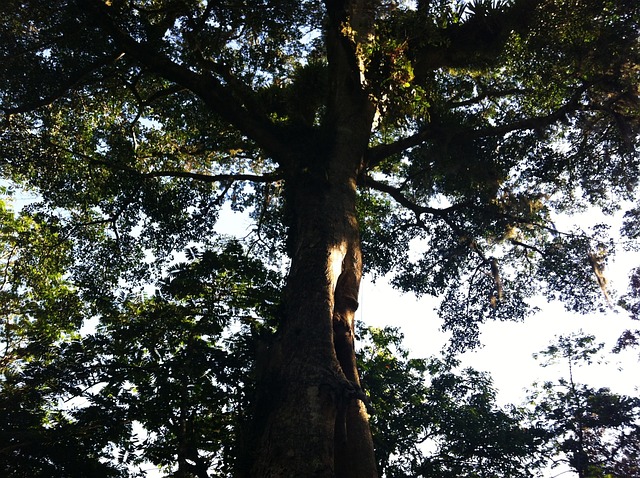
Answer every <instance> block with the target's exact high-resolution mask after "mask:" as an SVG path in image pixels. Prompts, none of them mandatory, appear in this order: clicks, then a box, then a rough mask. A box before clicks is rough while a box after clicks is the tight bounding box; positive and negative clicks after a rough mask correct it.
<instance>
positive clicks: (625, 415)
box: [532, 333, 640, 478]
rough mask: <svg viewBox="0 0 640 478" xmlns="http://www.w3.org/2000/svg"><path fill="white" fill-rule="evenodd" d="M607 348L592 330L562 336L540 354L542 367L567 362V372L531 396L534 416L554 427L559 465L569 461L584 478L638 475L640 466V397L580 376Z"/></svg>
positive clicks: (542, 424) (552, 433)
mask: <svg viewBox="0 0 640 478" xmlns="http://www.w3.org/2000/svg"><path fill="white" fill-rule="evenodd" d="M603 347H604V344H603V343H597V342H596V340H595V337H594V336H593V335H587V334H583V333H576V334H572V335H571V336H561V337H558V338H557V341H556V342H555V343H553V344H551V345H550V346H549V347H548V348H547V349H545V350H543V351H542V352H540V354H539V356H538V358H540V359H541V360H542V366H549V365H552V364H553V363H554V362H558V361H560V362H562V363H563V364H564V365H565V366H566V371H567V374H566V376H565V377H561V378H559V379H557V380H556V381H554V382H551V381H549V382H544V383H542V384H538V386H537V388H536V389H535V392H534V394H533V395H532V401H533V403H534V404H535V410H534V415H533V416H534V420H535V422H537V424H538V426H539V427H540V428H542V429H546V430H548V431H549V434H550V436H551V437H552V440H551V441H550V445H551V446H552V447H553V448H552V453H550V455H551V456H553V458H552V461H553V462H554V464H555V465H558V464H559V463H562V462H566V463H567V464H568V465H569V466H570V468H571V469H572V470H574V471H575V472H576V473H577V475H578V476H579V477H580V478H586V477H593V478H595V477H608V476H609V477H634V476H639V474H640V468H639V467H638V463H640V455H639V454H638V451H639V450H640V448H639V446H640V441H639V437H640V433H639V432H640V399H638V397H629V396H625V395H620V394H617V393H615V392H614V391H612V390H610V389H608V388H599V389H595V388H593V387H590V386H588V385H586V384H583V383H579V382H577V381H576V379H575V373H576V371H577V369H579V368H580V367H585V366H588V365H589V364H591V363H592V361H594V360H598V355H599V354H600V352H601V351H602V349H603Z"/></svg>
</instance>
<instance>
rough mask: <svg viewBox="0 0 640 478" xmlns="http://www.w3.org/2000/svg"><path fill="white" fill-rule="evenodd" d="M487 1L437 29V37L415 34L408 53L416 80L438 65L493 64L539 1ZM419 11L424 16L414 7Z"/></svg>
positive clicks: (529, 19) (440, 66)
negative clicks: (506, 2)
mask: <svg viewBox="0 0 640 478" xmlns="http://www.w3.org/2000/svg"><path fill="white" fill-rule="evenodd" d="M418 3H419V4H420V2H418ZM425 3H428V2H425ZM491 3H492V2H476V4H475V8H474V10H473V14H471V15H468V16H467V18H466V19H465V20H464V21H462V22H451V23H450V24H449V25H447V26H446V27H445V28H444V29H440V30H439V31H438V35H439V36H440V37H439V38H437V39H432V38H429V37H427V38H424V37H420V36H419V37H416V38H415V39H413V40H412V41H411V42H410V49H409V55H410V57H411V59H412V64H413V67H414V72H415V76H416V80H417V81H419V82H420V81H422V80H423V79H426V78H428V77H429V76H430V75H431V73H432V72H433V71H434V70H437V69H439V68H445V67H457V68H465V67H470V66H474V65H478V64H487V63H493V62H494V61H495V60H496V59H497V58H498V57H499V55H500V53H501V51H502V49H503V48H504V45H505V44H506V42H507V40H508V38H509V35H510V34H511V32H513V31H525V30H526V29H527V27H528V26H529V24H530V22H531V21H532V19H533V18H534V17H535V15H534V11H535V9H536V7H537V6H538V4H540V3H541V0H514V1H512V2H510V4H509V5H508V6H506V7H505V6H502V5H499V6H498V7H493V6H491ZM423 14H426V15H427V17H428V13H427V12H422V11H421V9H420V8H418V15H419V16H420V15H423ZM425 20H427V18H425Z"/></svg>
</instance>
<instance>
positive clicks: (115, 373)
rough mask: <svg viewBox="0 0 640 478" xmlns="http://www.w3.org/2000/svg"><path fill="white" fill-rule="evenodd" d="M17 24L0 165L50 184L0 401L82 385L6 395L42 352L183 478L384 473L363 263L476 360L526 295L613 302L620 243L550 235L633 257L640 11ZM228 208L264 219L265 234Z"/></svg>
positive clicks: (70, 420)
mask: <svg viewBox="0 0 640 478" xmlns="http://www.w3.org/2000/svg"><path fill="white" fill-rule="evenodd" d="M0 19H1V20H2V21H1V22H0V25H1V26H0V39H1V40H2V41H1V42H0V58H1V60H2V67H1V68H0V124H1V125H2V126H1V129H0V140H1V142H2V148H1V151H0V171H1V172H2V176H3V177H4V178H7V179H8V180H10V181H12V182H13V183H15V184H18V185H19V186H20V187H21V188H23V189H25V190H31V191H35V192H36V193H37V195H38V199H37V201H35V202H34V203H33V204H31V205H29V206H28V207H27V208H26V209H25V211H24V212H23V214H22V215H21V216H18V217H17V218H16V217H14V216H13V213H10V212H8V211H7V210H3V211H2V213H1V214H2V219H3V228H4V229H5V230H6V232H3V234H4V235H5V236H6V239H3V240H4V244H3V245H2V247H3V249H2V251H3V252H2V254H3V255H4V256H6V261H5V262H4V264H5V274H4V277H5V279H4V282H3V288H2V289H1V292H2V298H3V310H6V312H4V311H3V318H2V320H3V321H4V322H3V326H2V327H3V334H5V335H6V337H7V338H6V340H5V339H3V345H4V347H5V350H6V352H5V358H4V359H3V367H4V368H3V374H4V375H5V377H6V378H4V379H3V380H4V381H3V387H5V385H4V384H5V383H6V384H7V385H6V387H14V388H15V390H16V393H22V391H25V393H27V392H28V393H32V391H35V390H46V387H52V388H51V390H57V389H56V387H59V386H62V385H61V384H59V383H58V382H56V380H57V379H56V378H55V377H56V375H55V374H54V375H52V376H51V377H49V378H47V379H46V380H45V379H44V378H37V374H36V375H34V376H33V377H32V378H30V379H29V380H31V382H29V383H31V384H34V383H37V382H38V381H42V383H43V384H44V385H41V386H39V387H35V388H34V386H27V382H28V381H26V380H27V378H25V377H22V376H21V375H20V374H18V376H16V377H18V378H16V379H15V383H14V382H12V381H11V380H12V379H11V377H13V376H14V375H12V374H14V372H16V370H17V371H20V370H23V369H22V365H20V366H18V368H17V369H16V368H15V367H16V364H22V363H23V362H24V363H27V364H32V363H40V362H42V364H43V366H44V365H47V364H52V363H54V362H57V361H58V360H60V361H61V362H60V364H65V365H60V368H58V369H57V370H58V372H57V373H58V374H63V373H64V371H65V370H67V371H68V370H76V368H77V367H80V368H84V369H85V370H84V372H82V373H80V371H79V370H78V374H77V375H76V378H74V380H77V381H78V382H77V383H76V384H74V385H73V387H75V388H74V389H75V390H81V389H83V387H90V388H91V387H98V388H99V389H100V390H96V393H95V394H94V395H93V397H94V398H92V400H94V399H95V402H91V403H90V404H89V405H87V406H85V407H79V408H78V410H77V413H78V414H95V417H94V418H95V420H96V423H104V422H105V421H109V420H113V421H120V422H121V423H128V424H129V425H127V426H128V427H130V425H131V423H132V422H131V421H127V420H126V419H125V418H118V417H126V416H133V415H128V414H130V413H133V412H132V411H133V410H134V409H136V407H138V406H142V405H141V404H145V405H144V408H145V410H154V414H150V415H145V416H144V417H139V416H137V415H136V417H137V418H135V420H136V421H138V422H140V423H141V424H142V426H143V427H144V429H145V430H146V432H147V433H148V436H147V437H146V438H144V440H146V442H145V443H148V444H150V449H151V448H153V447H152V446H151V444H152V443H157V444H158V447H157V454H156V455H154V458H153V459H154V460H155V461H156V462H157V463H159V464H169V462H170V461H171V460H173V459H174V458H173V456H174V455H173V454H172V455H171V457H169V456H165V455H163V454H164V453H165V452H166V448H165V447H166V446H172V447H175V448H177V449H178V450H179V452H178V453H177V456H178V465H177V471H176V473H177V475H176V476H189V474H192V475H196V476H199V477H202V476H208V473H220V474H224V473H227V474H228V473H231V472H232V471H231V469H233V473H234V474H235V476H282V477H285V476H327V477H329V476H339V477H349V478H356V477H367V478H370V477H372V476H376V467H377V464H378V465H380V464H381V463H382V461H381V460H383V461H384V459H385V456H387V455H385V453H386V452H384V451H379V454H378V458H376V457H375V456H374V453H373V449H374V445H375V444H376V439H374V438H372V436H371V433H370V425H369V420H368V412H367V400H368V399H367V396H366V393H365V391H364V390H363V385H362V384H361V381H360V376H359V373H358V364H357V360H356V355H355V345H354V344H355V337H356V327H355V311H356V309H357V307H358V290H359V284H360V280H361V277H362V274H363V273H370V274H372V275H374V276H383V275H384V276H389V277H391V280H392V282H393V284H394V285H396V286H397V287H398V288H399V289H401V290H405V291H412V292H414V293H417V294H430V295H434V296H439V297H442V302H441V304H442V305H441V307H440V310H439V313H440V317H441V318H442V320H443V324H444V327H445V328H446V329H447V330H450V331H452V332H453V339H452V350H453V351H456V350H462V349H464V348H466V347H469V346H473V345H476V344H477V343H478V325H479V324H481V323H482V322H484V321H486V320H490V319H497V320H521V319H524V318H525V317H526V316H527V315H528V313H529V312H530V310H531V307H529V305H528V304H529V303H528V299H529V298H530V297H531V296H533V295H538V294H543V295H545V296H546V297H548V298H550V299H559V300H561V301H563V302H564V303H565V304H566V306H567V307H568V308H570V309H572V310H576V311H580V312H587V311H592V310H595V309H597V308H598V307H600V308H604V307H607V306H611V305H616V304H617V303H618V299H617V297H616V296H615V294H614V292H613V291H611V290H609V288H608V285H607V280H606V274H605V272H604V266H605V264H606V260H607V257H608V255H610V254H611V253H612V252H614V250H615V248H616V247H619V246H620V244H619V242H620V241H614V240H613V239H612V238H611V237H610V236H609V233H608V231H607V230H606V227H605V226H596V227H595V228H594V229H593V230H590V231H581V230H568V231H564V230H561V229H560V228H558V227H556V225H555V223H554V220H555V218H557V216H558V215H560V214H563V213H572V212H576V211H580V210H586V209H588V208H591V207H595V208H598V209H600V210H602V211H604V212H605V213H611V212H614V211H617V210H620V208H623V207H628V209H629V210H628V212H627V213H626V215H625V223H624V226H623V230H622V237H623V238H625V239H626V240H628V242H629V243H633V241H634V240H635V239H636V238H637V234H638V233H637V231H638V230H639V229H640V227H639V224H638V219H639V218H640V214H638V205H637V204H635V203H634V201H636V202H637V186H638V174H637V172H638V167H639V166H640V165H639V164H638V161H639V159H640V158H639V156H638V153H637V141H638V127H639V126H640V123H639V122H638V119H639V117H640V116H639V108H638V106H639V93H640V91H639V87H638V85H639V84H640V81H639V80H640V78H639V76H640V67H639V62H638V60H639V46H640V45H639V44H638V36H639V35H638V33H639V31H638V25H639V23H638V21H639V19H640V5H635V2H619V1H613V0H510V1H508V0H506V1H502V0H498V1H495V0H476V1H474V2H467V1H463V0H456V1H449V0H430V1H429V0H425V1H422V0H420V1H417V2H408V1H407V2H403V1H394V0H325V1H315V0H308V1H301V2H300V1H298V2H294V1H291V0H279V1H266V0H265V1H258V2H247V1H244V0H225V1H221V2H219V1H205V0H61V1H58V2H44V1H41V0H24V1H18V0H7V1H5V2H3V4H2V6H1V7H0ZM224 207H230V208H231V209H232V210H235V211H241V212H244V213H245V214H246V215H247V216H248V217H250V218H251V219H252V221H253V223H252V224H253V225H252V227H251V229H250V230H249V231H247V236H246V237H245V238H243V240H242V244H240V243H239V242H237V241H234V240H231V239H230V238H228V237H225V236H224V234H222V233H221V230H220V228H219V227H218V224H217V220H218V217H219V216H220V213H221V211H223V208H224ZM5 224H6V226H5ZM34 231H37V232H38V235H37V236H34V238H37V240H33V241H30V240H29V239H25V238H28V237H29V235H30V234H32V233H33V232H34ZM21 241H22V242H21ZM24 241H26V242H24ZM18 245H20V249H18V248H17V247H18ZM30 248H31V249H30ZM17 250H20V255H18V256H16V255H15V254H14V251H17ZM30 251H35V253H33V252H30ZM185 260H186V262H185ZM282 277H284V279H282ZM634 280H635V279H633V280H632V291H631V293H630V294H628V295H627V296H626V298H624V300H621V301H620V304H622V305H623V306H625V307H627V308H628V309H629V310H630V311H631V312H632V313H634V314H635V313H636V312H637V304H635V299H636V295H637V294H636V292H637V290H635V289H633V284H634V283H635V282H633V281H634ZM636 289H637V287H636ZM634 294H635V295H634ZM5 303H6V306H5V305H4V304H5ZM397 313H399V314H401V313H402V311H397ZM231 319H234V320H231ZM232 322H233V323H234V324H235V327H236V330H237V328H238V327H240V328H244V329H245V332H246V334H238V335H237V336H233V335H231V334H230V332H229V330H234V329H233V328H232V329H229V326H231V324H232ZM83 323H84V324H85V325H86V324H92V325H93V326H94V327H95V328H96V332H95V334H90V335H89V336H88V338H87V336H86V334H85V336H82V334H81V333H80V331H81V326H82V324H83ZM225 331H227V332H225ZM634 334H635V332H634V331H628V333H627V335H626V337H627V338H628V339H629V340H631V339H633V337H635V335H634ZM79 337H82V338H79ZM233 337H237V340H235V341H234V338H233ZM249 338H250V339H249ZM245 339H246V340H248V341H249V342H251V344H241V343H239V342H238V341H240V342H242V340H245ZM22 340H23V341H24V343H26V344H27V345H24V344H23V342H21V341H22ZM78 344H82V347H81V348H82V350H83V355H82V357H83V359H82V361H81V362H76V363H75V364H74V360H78V357H79V355H74V354H76V352H75V350H76V349H75V347H78V346H79V345H78ZM235 347H239V349H238V350H242V351H243V352H242V353H240V352H238V351H236V352H237V353H236V352H233V351H234V350H236V348H235ZM103 348H106V349H109V350H113V352H112V353H111V354H110V355H109V354H107V355H102V353H98V352H99V351H100V350H101V349H103ZM91 350H95V351H96V352H95V358H87V356H85V355H84V354H85V353H88V354H89V356H88V357H91V354H90V351H91ZM232 352H233V353H232ZM243 354H244V355H243ZM74 357H76V358H75V359H74ZM193 357H198V363H194V362H193V361H192V358H193ZM236 360H239V361H240V363H236V362H235V361H236ZM119 361H122V362H123V363H120V362H119ZM5 362H6V364H5ZM6 367H8V368H6ZM74 367H76V368H74ZM227 367H231V368H232V369H233V370H234V372H233V373H232V374H230V373H229V372H228V370H227ZM45 368H46V370H47V373H50V372H51V370H56V367H53V369H52V368H51V367H49V366H47V367H45ZM25 370H26V369H25ZM29 370H33V371H34V372H33V373H35V371H37V368H35V369H33V368H32V367H31V365H30V366H29ZM43 370H44V369H43ZM125 371H126V373H125ZM151 372H153V373H151ZM29 373H31V372H29ZM94 374H95V375H94ZM49 380H52V381H53V382H51V385H48V384H49V383H50V382H49ZM245 382H246V383H252V384H253V385H252V386H251V389H252V390H253V391H252V393H251V394H249V395H245V391H246V390H248V389H246V388H244V387H242V386H239V384H244V383H245ZM68 385H69V384H65V386H68ZM481 388H482V387H481ZM9 389H10V388H7V390H9ZM161 390H166V391H167V392H166V393H164V392H163V393H159V391H161ZM487 390H488V389H485V391H484V392H482V393H480V394H479V396H482V395H483V393H484V396H487V393H488V391H487ZM454 391H455V387H454V389H452V393H453V392H454ZM69 392H70V391H69V390H67V391H66V392H65V393H69ZM56 393H57V392H56ZM72 394H73V393H72ZM489 395H490V394H489ZM464 396H465V397H467V398H468V396H467V395H464ZM53 397H55V393H54V395H48V396H47V397H45V396H44V395H42V394H38V393H36V394H35V395H34V396H33V397H32V401H31V402H29V403H31V405H30V407H31V408H28V410H31V412H29V413H28V416H29V420H35V422H42V421H43V420H53V419H52V418H51V417H49V418H48V417H45V416H40V415H39V414H40V413H41V412H40V410H42V407H41V405H42V403H43V402H42V401H43V400H50V399H51V400H52V399H54V398H53ZM116 398H117V400H116ZM156 399H157V400H158V401H157V402H155V401H154V400H156ZM109 401H114V403H118V404H119V405H118V407H115V408H114V407H108V406H106V404H107V403H108V402H109ZM21 403H22V402H21ZM25 403H27V402H25ZM25 406H26V405H25ZM199 407H205V408H206V407H214V408H216V407H217V408H216V410H217V411H216V413H215V414H213V412H211V413H210V409H209V408H206V410H204V409H201V408H199ZM25 410H27V409H25ZM239 410H242V413H239V412H238V411H239ZM484 410H485V412H486V413H487V414H489V415H490V416H491V419H492V420H495V421H496V426H498V428H500V427H509V426H510V425H509V420H510V418H509V416H508V415H505V416H502V415H500V416H499V415H495V414H494V412H493V411H492V410H491V407H490V406H488V407H485V408H484ZM74 413H75V412H72V411H71V410H70V411H67V412H64V413H62V415H61V416H60V418H59V419H58V418H56V419H55V420H53V421H52V422H51V423H54V424H55V426H60V427H71V428H70V430H72V429H73V427H74V426H75V425H74V424H75V423H80V422H76V421H75V418H74ZM108 413H113V414H115V415H113V416H107V415H105V414H108ZM145 413H146V412H145ZM214 415H215V418H211V417H213V416H214ZM210 418H211V420H209V419H210ZM200 420H205V421H207V423H199V421H200ZM425 420H428V421H431V423H433V426H435V427H437V424H438V423H440V422H439V420H442V421H446V420H451V417H449V418H447V417H435V416H426V417H425ZM236 421H237V423H236ZM196 422H198V423H199V425H198V426H199V427H200V428H199V429H200V430H201V431H200V432H199V433H200V434H196V433H194V432H192V431H191V429H190V428H189V427H192V426H195V425H194V424H195V423H196ZM232 422H233V423H232ZM372 424H373V425H375V426H376V427H378V426H379V425H380V424H379V423H378V422H376V421H375V420H374V421H372ZM96 426H98V425H96ZM447 426H451V423H448V425H447ZM27 428H28V427H27ZM230 430H233V432H231V431H230ZM442 430H444V428H443V429H442ZM38 433H40V432H38ZM70 433H71V432H70ZM86 433H88V431H87V430H85V431H82V430H75V431H73V432H72V434H73V436H74V437H75V439H78V440H81V439H82V437H83V436H85V435H84V434H86ZM114 433H115V435H113V436H111V435H109V434H105V435H104V436H102V441H100V440H96V441H94V440H91V446H93V447H94V448H93V449H92V451H91V452H90V453H89V452H88V451H87V452H85V453H86V454H85V456H91V457H93V458H94V461H95V466H96V467H98V468H100V469H101V470H103V471H101V473H104V474H105V476H106V474H108V473H119V472H122V473H124V471H123V470H124V469H123V468H120V471H118V469H117V467H116V468H114V469H111V468H110V465H109V466H108V465H104V461H102V458H103V455H102V454H103V453H104V452H105V451H104V450H105V449H106V448H105V447H107V445H108V446H112V447H116V448H118V449H119V450H121V451H122V453H124V454H126V453H127V452H128V451H127V443H130V441H128V438H127V439H125V438H124V437H125V436H127V435H129V436H131V434H132V433H133V431H132V430H131V429H130V428H128V429H127V427H124V428H123V429H122V430H119V431H117V433H116V432H114ZM40 439H42V440H45V439H46V438H45V437H40V438H38V440H40ZM21 443H24V442H21ZM230 443H232V444H231V445H230ZM377 443H378V446H380V442H379V441H378V442H377ZM7 446H9V449H11V450H14V449H15V450H22V448H13V447H15V446H16V445H15V444H12V445H7ZM229 447H231V448H233V450H234V451H230V448H229ZM132 453H133V452H132ZM225 454H231V455H233V457H234V459H233V460H231V461H229V460H225V459H223V456H224V455H225ZM69 456H72V455H69ZM145 458H148V457H145ZM70 459H71V458H70ZM43 460H44V461H43V462H42V463H43V465H42V466H45V465H44V463H45V462H46V464H47V466H49V465H50V464H51V463H49V462H48V461H47V459H43ZM124 461H126V460H124V459H123V463H124ZM218 464H220V467H222V468H220V470H218V471H214V470H217V468H216V467H217V466H218ZM60 466H71V467H73V466H75V465H74V464H72V463H71V464H69V465H66V464H61V465H60ZM227 466H228V467H231V468H225V467H227ZM69 473H70V472H69ZM96 473H98V472H96ZM425 473H426V471H425ZM453 473H455V472H453ZM221 476H222V475H221Z"/></svg>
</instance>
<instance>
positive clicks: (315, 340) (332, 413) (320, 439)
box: [250, 149, 377, 478]
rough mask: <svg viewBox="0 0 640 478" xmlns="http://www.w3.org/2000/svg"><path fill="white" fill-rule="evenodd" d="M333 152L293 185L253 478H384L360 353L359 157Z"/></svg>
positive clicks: (306, 169)
mask: <svg viewBox="0 0 640 478" xmlns="http://www.w3.org/2000/svg"><path fill="white" fill-rule="evenodd" d="M331 153H333V154H332V155H331V156H332V159H331V160H327V159H326V158H325V159H324V160H323V161H320V158H317V157H316V158H315V159H316V160H314V161H313V162H307V164H309V167H302V168H300V171H299V174H298V176H297V177H295V178H292V179H291V181H290V184H291V186H290V191H289V202H290V206H291V208H292V209H293V211H292V216H293V223H292V226H291V232H290V233H291V235H292V244H291V245H292V251H291V255H292V263H291V270H290V273H289V277H288V283H287V289H286V297H285V305H286V306H285V317H284V319H283V323H282V325H281V329H280V331H279V335H278V340H277V343H276V344H275V345H274V347H273V350H272V351H271V356H270V362H271V363H270V365H269V367H268V372H267V376H266V377H265V380H266V381H267V382H268V383H264V382H263V383H262V387H263V390H262V393H261V399H260V403H259V407H261V408H262V409H263V410H257V411H256V413H257V414H260V413H261V412H262V413H264V414H265V418H264V420H263V422H262V426H261V431H260V436H259V438H258V437H257V438H258V447H257V454H256V456H255V457H254V459H253V460H252V461H253V467H252V470H251V472H250V476H252V477H263V476H269V477H283V478H284V477H287V478H289V477H294V476H295V477H298V476H299V477H306V476H309V477H311V476H313V477H344V478H373V477H375V476H377V474H376V471H375V459H374V454H373V444H372V440H371V433H370V430H369V425H368V417H367V413H366V408H365V406H364V403H363V400H362V399H363V398H364V395H363V394H362V391H361V389H360V385H359V378H358V372H357V369H356V361H355V351H354V318H355V311H356V309H357V307H358V301H357V297H358V290H359V286H360V278H361V275H362V260H361V253H360V241H359V233H358V224H357V219H356V212H355V200H356V176H357V172H358V171H357V169H358V164H359V163H360V158H355V159H354V158H353V152H349V151H336V149H333V151H331ZM338 153H339V154H338ZM318 164H323V165H324V166H323V167H321V168H318V167H317V165H318Z"/></svg>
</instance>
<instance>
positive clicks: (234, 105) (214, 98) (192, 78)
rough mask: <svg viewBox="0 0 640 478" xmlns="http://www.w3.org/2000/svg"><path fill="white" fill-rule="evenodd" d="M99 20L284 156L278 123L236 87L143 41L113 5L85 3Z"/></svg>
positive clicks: (132, 50) (128, 48)
mask: <svg viewBox="0 0 640 478" xmlns="http://www.w3.org/2000/svg"><path fill="white" fill-rule="evenodd" d="M85 5H86V6H87V7H86V8H87V10H88V11H89V13H90V14H92V17H93V18H94V20H95V22H96V23H97V24H98V25H100V26H101V28H103V29H104V31H105V32H106V33H107V34H108V35H109V36H111V37H112V38H113V39H114V40H115V41H116V43H117V44H118V45H119V47H120V48H122V50H123V51H124V52H125V53H126V54H128V55H131V57H132V58H134V59H135V60H136V61H137V62H139V63H140V64H142V65H144V66H146V67H147V68H148V69H149V70H151V71H153V72H154V73H156V74H158V75H159V76H161V77H163V78H165V79H166V80H169V81H171V82H174V83H176V84H178V85H181V86H183V87H184V88H187V89H189V90H191V91H192V92H194V93H195V94H196V95H198V97H200V99H202V100H203V101H204V102H205V104H206V105H207V106H208V107H209V108H211V110H212V111H214V112H215V113H217V114H218V115H220V117H222V118H223V119H225V120H226V121H228V122H229V123H230V124H232V125H233V126H235V127H236V128H238V129H239V130H240V131H241V132H242V133H243V134H246V135H247V136H248V137H250V138H251V139H253V140H254V141H255V142H256V143H257V144H258V145H260V146H261V147H262V148H264V149H265V150H266V151H268V152H269V153H270V154H273V155H274V156H275V157H283V156H285V155H286V154H287V152H288V148H286V147H285V143H284V142H283V141H281V140H280V139H279V136H278V134H276V127H275V126H274V125H273V123H272V122H271V121H269V120H268V119H267V118H265V117H263V116H260V115H258V114H257V112H255V111H250V110H249V109H247V105H245V104H243V103H242V101H240V100H239V99H238V98H237V97H236V95H234V91H233V90H232V89H231V88H230V87H229V86H228V85H227V84H223V83H221V82H220V80H218V79H217V78H216V77H215V76H213V75H206V74H201V73H197V72H195V71H193V70H192V69H190V68H188V67H187V66H185V65H182V64H178V63H176V62H174V61H173V60H171V59H170V58H169V57H167V56H166V55H164V54H163V53H162V52H160V51H159V50H158V49H157V48H153V47H152V46H151V45H148V44H146V43H144V42H139V41H137V40H136V39H134V38H133V37H131V35H129V34H128V33H127V32H126V31H124V30H123V29H122V28H120V27H119V26H118V25H117V23H116V21H115V20H113V18H112V17H111V11H110V7H108V6H106V5H105V4H104V3H102V2H101V1H100V0H90V1H87V2H86V4H85Z"/></svg>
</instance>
